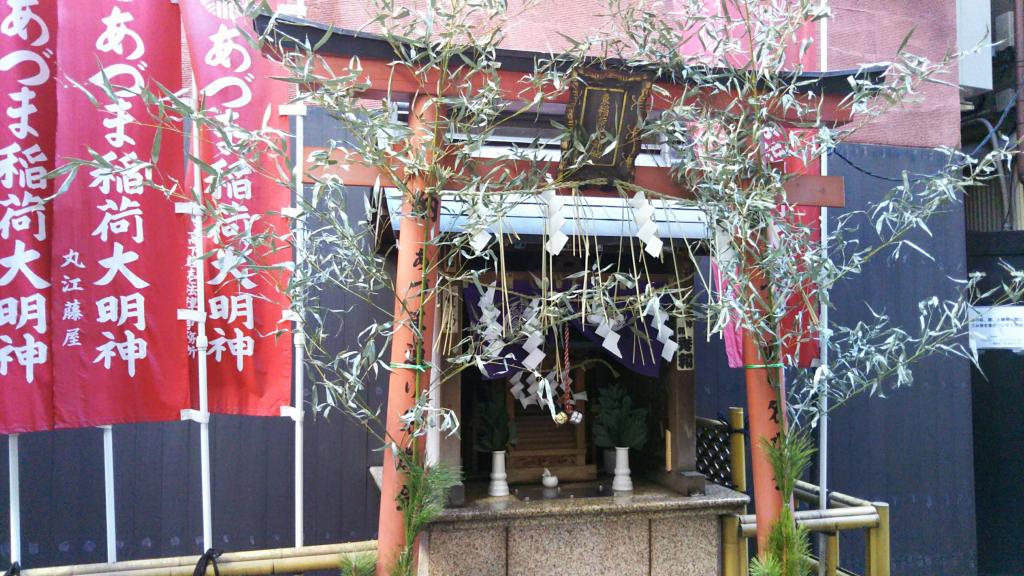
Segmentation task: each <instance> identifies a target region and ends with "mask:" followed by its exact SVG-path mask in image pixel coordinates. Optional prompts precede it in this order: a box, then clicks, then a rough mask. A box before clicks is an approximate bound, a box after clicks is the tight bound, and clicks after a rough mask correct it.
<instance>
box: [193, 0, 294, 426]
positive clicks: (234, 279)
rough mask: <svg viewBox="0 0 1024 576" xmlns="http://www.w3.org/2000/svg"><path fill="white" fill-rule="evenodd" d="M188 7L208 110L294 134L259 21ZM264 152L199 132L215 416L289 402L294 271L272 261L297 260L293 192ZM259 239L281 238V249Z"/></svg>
mask: <svg viewBox="0 0 1024 576" xmlns="http://www.w3.org/2000/svg"><path fill="white" fill-rule="evenodd" d="M181 10H182V19H183V21H184V23H185V37H186V40H187V42H188V46H189V54H190V56H191V61H192V70H193V74H194V76H195V81H196V85H197V87H198V89H199V94H200V99H201V101H202V104H203V108H204V109H205V110H207V111H208V112H210V113H212V114H215V115H217V116H218V117H219V118H222V119H229V120H230V121H231V122H232V123H233V124H234V125H235V126H238V127H240V128H242V129H245V130H253V131H254V130H260V129H262V128H264V127H265V128H266V129H267V131H266V132H265V134H267V135H268V137H273V136H271V135H272V134H273V131H275V130H276V131H279V132H280V133H282V134H283V133H284V132H286V131H287V129H288V124H287V119H286V118H284V117H281V116H280V115H279V114H278V110H277V107H278V106H279V105H281V104H285V103H287V101H288V92H287V88H286V86H285V85H284V84H283V83H281V82H278V81H274V80H272V79H271V77H272V76H280V75H281V70H279V69H278V68H277V66H276V65H275V64H274V63H273V62H271V61H269V60H267V59H265V58H264V57H263V56H262V55H261V54H260V53H259V51H257V50H255V49H253V47H252V46H251V44H250V43H249V42H248V41H247V36H249V37H251V36H253V34H254V33H253V31H252V24H251V21H250V20H248V19H247V18H245V17H244V16H242V15H241V14H239V13H237V12H236V11H235V8H234V4H233V3H232V2H226V1H213V2H211V1H209V0H182V2H181ZM257 148H261V150H260V154H259V157H258V158H255V157H251V156H249V157H246V158H240V157H239V156H237V155H236V154H234V153H233V152H232V151H231V150H230V149H229V146H226V145H225V143H224V142H222V141H220V139H219V136H218V134H217V133H215V132H214V131H212V130H206V131H203V133H202V134H201V135H200V151H199V156H200V158H201V159H202V161H203V162H204V163H206V164H207V165H209V166H211V167H212V168H213V169H214V170H215V171H216V173H217V177H216V178H215V177H214V175H212V174H210V173H208V172H207V173H204V174H203V180H204V182H205V186H204V191H203V194H204V197H203V201H204V204H205V205H207V206H211V205H212V206H216V207H217V209H218V210H219V213H220V214H221V218H220V219H219V220H220V221H219V223H214V222H209V223H207V226H206V229H207V235H206V240H205V242H206V245H205V246H204V252H205V253H209V254H211V256H210V257H209V258H208V259H207V265H206V272H205V273H206V279H205V284H206V285H205V287H204V290H203V292H204V293H205V296H206V302H207V306H206V308H207V323H206V335H207V337H208V339H209V349H208V352H207V361H208V363H209V364H208V374H209V378H208V391H209V392H208V394H209V396H208V398H209V407H210V411H211V412H221V413H229V414H247V415H253V416H279V415H280V409H281V407H282V406H285V405H288V404H289V403H290V399H291V393H290V391H291V359H292V356H291V334H290V333H289V332H287V331H281V329H282V328H283V327H285V326H286V325H285V324H283V323H282V321H281V315H282V312H283V311H284V310H286V309H288V307H289V303H288V299H287V297H286V296H285V295H284V293H283V290H284V288H285V282H286V281H287V277H286V276H285V275H284V274H282V273H279V272H277V271H275V272H267V271H266V269H265V268H264V267H267V266H270V267H273V266H278V265H282V264H287V263H288V262H289V261H290V260H291V254H290V251H287V250H280V247H281V246H287V234H288V233H289V230H288V224H287V222H286V221H285V219H284V218H283V217H281V216H280V215H279V214H280V212H281V210H282V209H284V208H286V207H288V206H289V205H290V203H291V191H290V190H289V189H288V188H286V187H284V186H281V185H280V184H278V183H277V182H275V180H274V178H275V176H276V175H277V174H278V171H277V167H276V166H275V163H276V161H277V160H279V158H278V157H276V156H275V155H274V154H273V152H272V151H271V150H269V149H267V148H266V147H257ZM252 236H260V237H268V236H277V237H278V240H277V244H278V250H276V251H275V250H272V249H271V248H270V247H269V246H268V245H267V244H265V243H263V242H260V243H253V242H250V241H249V239H250V238H251V237H252ZM254 244H258V245H254Z"/></svg>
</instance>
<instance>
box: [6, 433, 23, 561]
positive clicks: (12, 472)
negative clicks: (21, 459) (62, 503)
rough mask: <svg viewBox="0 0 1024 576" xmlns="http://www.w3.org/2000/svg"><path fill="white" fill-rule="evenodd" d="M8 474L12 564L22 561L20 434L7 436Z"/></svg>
mask: <svg viewBox="0 0 1024 576" xmlns="http://www.w3.org/2000/svg"><path fill="white" fill-rule="evenodd" d="M7 474H8V478H9V480H8V486H9V489H10V521H11V564H12V565H13V564H15V563H20V562H21V481H20V479H19V477H18V435H17V434H11V435H10V436H8V437H7Z"/></svg>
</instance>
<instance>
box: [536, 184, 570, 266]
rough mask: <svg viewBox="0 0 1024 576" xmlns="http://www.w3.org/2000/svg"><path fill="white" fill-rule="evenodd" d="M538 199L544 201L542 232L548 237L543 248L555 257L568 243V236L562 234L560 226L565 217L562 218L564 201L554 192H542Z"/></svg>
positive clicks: (563, 223) (562, 224) (563, 222)
mask: <svg viewBox="0 0 1024 576" xmlns="http://www.w3.org/2000/svg"><path fill="white" fill-rule="evenodd" d="M540 198H541V200H543V201H544V230H545V233H546V234H547V237H548V241H547V242H546V243H545V244H544V248H545V249H547V251H548V252H550V253H551V254H554V255H556V256H557V255H558V254H560V253H561V252H562V248H564V247H565V243H566V242H568V241H569V236H568V235H567V234H566V233H565V232H562V226H564V225H565V217H563V216H562V208H564V207H565V199H564V198H562V197H560V196H559V195H557V194H555V192H554V190H546V191H544V192H543V193H541V195H540Z"/></svg>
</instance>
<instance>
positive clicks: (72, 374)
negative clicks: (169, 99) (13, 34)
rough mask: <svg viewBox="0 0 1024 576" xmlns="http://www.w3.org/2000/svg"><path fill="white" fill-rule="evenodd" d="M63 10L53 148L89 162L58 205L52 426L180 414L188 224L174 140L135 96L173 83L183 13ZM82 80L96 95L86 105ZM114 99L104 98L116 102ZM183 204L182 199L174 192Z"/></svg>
mask: <svg viewBox="0 0 1024 576" xmlns="http://www.w3.org/2000/svg"><path fill="white" fill-rule="evenodd" d="M70 4H71V3H62V4H61V5H60V9H59V31H60V34H59V39H58V59H57V60H58V72H59V75H60V77H61V78H62V79H65V78H66V79H69V81H68V82H67V83H66V84H65V85H64V86H63V87H62V89H61V90H60V91H59V94H58V102H57V106H58V112H57V118H58V126H57V133H58V134H59V135H60V138H59V142H58V144H57V156H58V157H59V158H60V159H61V161H65V160H66V159H70V158H98V159H101V162H100V163H101V165H100V166H95V167H92V168H88V169H84V170H83V171H82V173H80V174H78V175H77V177H76V178H75V179H74V180H73V181H72V183H71V185H70V187H69V188H68V189H67V191H66V192H65V193H64V194H63V195H61V196H59V197H57V198H56V199H55V201H54V208H53V213H54V220H55V228H54V239H53V248H52V250H53V252H52V253H53V258H52V261H51V276H52V278H53V279H54V284H55V285H54V288H53V303H52V308H51V310H52V313H53V326H54V332H53V339H52V342H53V348H54V366H55V370H56V372H57V374H59V375H60V378H59V379H57V381H56V382H55V383H54V404H55V424H56V426H57V427H77V426H90V425H99V424H113V423H120V422H133V421H153V420H175V419H178V417H179V412H180V410H181V409H183V408H186V407H188V405H189V373H188V359H187V353H186V343H185V329H184V326H183V325H182V324H181V323H180V322H179V321H178V320H177V318H176V310H177V309H178V308H180V307H183V304H184V294H183V293H182V290H181V287H182V286H184V285H185V265H186V251H187V234H188V228H187V226H188V219H187V217H184V216H181V215H177V214H175V213H174V198H168V197H167V196H166V195H165V192H164V190H172V194H173V193H177V194H181V189H180V187H178V183H179V182H181V181H182V180H183V178H182V174H181V172H182V166H183V158H182V153H183V152H182V139H181V135H180V134H179V133H178V132H176V131H174V130H164V131H163V132H162V134H160V140H161V146H160V147H159V148H160V150H161V152H160V153H159V156H158V157H157V158H155V159H154V158H153V155H154V152H155V150H156V149H157V147H156V146H154V143H155V141H156V138H157V130H158V129H157V128H156V124H157V123H158V122H157V121H156V120H155V119H154V118H153V117H152V109H151V108H150V105H149V104H147V103H146V102H145V100H144V97H143V96H144V92H145V91H146V90H147V89H148V90H149V91H150V92H152V93H159V88H158V86H164V87H166V88H168V89H170V90H177V89H178V88H179V87H180V84H181V80H180V78H181V72H180V71H181V56H180V54H181V48H180V34H179V31H178V26H177V25H173V24H174V23H176V22H178V18H179V13H178V9H177V7H176V6H174V5H173V4H171V3H169V2H148V1H143V0H134V1H133V0H102V1H97V2H93V3H92V4H91V6H90V9H89V10H87V11H85V10H82V9H81V7H80V6H71V5H70ZM72 81H73V83H77V84H78V85H80V86H82V87H85V89H86V90H89V92H90V93H91V94H92V95H93V96H94V97H95V99H96V100H97V101H98V106H97V105H96V104H94V103H93V102H90V100H89V98H88V97H87V95H86V94H85V93H84V91H83V90H82V89H79V88H77V87H75V86H74V85H73V84H72ZM111 96H112V97H111ZM178 200H181V198H180V197H179V198H178Z"/></svg>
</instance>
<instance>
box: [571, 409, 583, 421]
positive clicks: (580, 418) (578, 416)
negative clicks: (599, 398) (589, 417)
mask: <svg viewBox="0 0 1024 576" xmlns="http://www.w3.org/2000/svg"><path fill="white" fill-rule="evenodd" d="M569 422H570V423H571V424H582V423H583V412H580V411H579V410H577V411H575V412H573V413H572V415H571V416H569Z"/></svg>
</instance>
